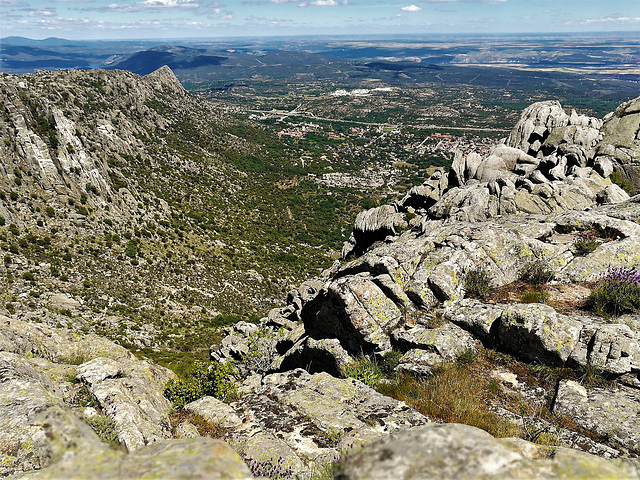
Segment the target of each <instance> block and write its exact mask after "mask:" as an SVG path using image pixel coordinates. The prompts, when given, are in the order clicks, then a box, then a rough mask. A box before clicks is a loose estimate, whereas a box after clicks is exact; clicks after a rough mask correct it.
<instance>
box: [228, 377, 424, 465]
mask: <svg viewBox="0 0 640 480" xmlns="http://www.w3.org/2000/svg"><path fill="white" fill-rule="evenodd" d="M254 390H255V391H254V393H251V394H249V395H246V396H245V397H243V398H241V399H240V400H238V401H236V402H233V403H231V404H230V408H232V409H233V412H234V415H237V417H238V418H240V419H241V421H242V424H241V425H238V426H234V427H233V428H232V429H231V432H230V434H231V436H232V438H233V439H234V442H235V443H236V444H237V445H239V446H240V449H241V450H243V451H244V453H245V457H246V458H249V457H250V458H251V459H253V460H257V461H270V460H271V461H276V460H277V459H279V458H282V462H283V465H285V466H287V467H289V468H291V469H292V470H293V473H294V474H300V473H305V472H308V471H309V470H310V469H311V468H315V467H317V466H318V465H320V464H323V463H327V462H330V461H332V460H334V459H335V458H337V457H339V455H340V452H341V451H347V450H349V449H350V448H351V447H354V446H360V445H363V444H366V443H369V442H372V441H374V440H376V439H378V438H379V437H381V436H385V435H387V434H389V433H391V432H394V431H398V430H400V429H406V428H410V427H412V426H415V425H423V424H426V423H428V422H429V420H428V419H427V418H426V417H425V416H424V415H422V414H420V413H418V412H417V411H415V410H413V409H412V408H410V407H408V406H407V405H406V404H405V403H403V402H399V401H397V400H394V399H392V398H389V397H386V396H384V395H381V394H380V393H378V392H376V391H375V390H373V389H371V388H369V387H368V386H366V385H365V384H363V383H361V382H359V381H357V380H354V379H340V378H335V377H332V376H331V375H329V374H327V373H318V374H315V375H311V374H309V373H307V372H306V371H305V370H302V369H297V370H292V371H289V372H286V373H278V374H272V375H268V376H266V377H264V378H263V379H262V382H261V384H260V385H259V386H255V385H254Z"/></svg>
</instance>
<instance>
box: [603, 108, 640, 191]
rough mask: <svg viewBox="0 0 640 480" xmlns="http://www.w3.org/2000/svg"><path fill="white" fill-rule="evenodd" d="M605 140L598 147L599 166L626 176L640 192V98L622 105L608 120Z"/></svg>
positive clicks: (605, 125) (604, 129) (604, 131)
mask: <svg viewBox="0 0 640 480" xmlns="http://www.w3.org/2000/svg"><path fill="white" fill-rule="evenodd" d="M602 133H603V138H602V140H601V141H600V143H599V144H598V145H597V147H596V153H595V163H596V165H599V166H600V167H599V168H601V169H605V170H606V171H608V170H610V169H612V170H615V171H617V172H619V173H620V174H622V175H623V177H624V179H625V180H626V181H627V182H628V183H629V184H630V185H632V186H633V187H634V188H635V189H636V190H637V189H638V188H640V98H635V99H633V100H630V101H628V102H626V103H623V104H622V105H620V106H619V107H618V108H617V109H616V110H615V112H612V113H610V114H608V115H607V116H605V117H604V124H603V126H602Z"/></svg>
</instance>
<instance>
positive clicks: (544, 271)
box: [520, 258, 553, 285]
mask: <svg viewBox="0 0 640 480" xmlns="http://www.w3.org/2000/svg"><path fill="white" fill-rule="evenodd" d="M552 278H553V271H552V270H551V269H550V268H549V265H548V264H547V263H546V261H545V260H543V259H541V258H540V259H537V260H534V261H532V262H530V263H529V265H527V267H526V268H525V269H524V271H523V272H522V274H521V275H520V280H522V281H523V282H526V283H529V284H531V285H543V284H545V283H548V282H549V281H551V279H552Z"/></svg>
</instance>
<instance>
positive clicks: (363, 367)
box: [341, 355, 384, 388]
mask: <svg viewBox="0 0 640 480" xmlns="http://www.w3.org/2000/svg"><path fill="white" fill-rule="evenodd" d="M341 373H342V376H343V377H345V378H354V379H356V380H359V381H361V382H362V383H364V384H365V385H368V386H370V387H371V388H374V387H375V386H376V385H377V384H378V382H379V381H380V380H381V379H382V377H383V376H384V373H383V371H382V368H381V367H380V366H379V365H378V363H377V362H376V361H375V359H372V358H371V357H368V356H364V355H363V356H361V357H359V358H356V359H355V360H353V361H352V362H350V363H349V364H348V365H346V366H345V367H343V369H342V372H341Z"/></svg>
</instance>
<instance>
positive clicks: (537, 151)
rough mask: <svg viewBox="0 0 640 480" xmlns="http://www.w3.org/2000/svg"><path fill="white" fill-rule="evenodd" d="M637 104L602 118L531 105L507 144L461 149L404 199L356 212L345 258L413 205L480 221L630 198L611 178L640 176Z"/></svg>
mask: <svg viewBox="0 0 640 480" xmlns="http://www.w3.org/2000/svg"><path fill="white" fill-rule="evenodd" d="M639 102H640V98H639V99H635V100H632V101H630V102H628V103H626V104H623V105H621V106H620V107H619V108H618V109H617V110H616V112H614V113H612V114H610V115H608V116H607V118H605V121H604V123H603V121H602V120H599V119H596V118H591V117H586V116H584V115H578V114H577V113H576V112H575V111H572V112H571V114H570V115H569V114H567V113H565V112H564V110H563V109H562V107H561V105H560V104H559V103H558V102H557V101H549V102H539V103H535V104H533V105H531V106H530V107H528V108H527V109H525V110H524V112H523V114H522V117H521V119H520V121H519V122H518V123H517V124H516V126H515V127H514V129H513V130H512V132H511V133H510V135H509V137H508V138H507V140H506V143H505V144H502V145H498V146H497V147H495V148H494V150H493V151H492V152H491V153H490V154H489V155H488V156H487V157H485V158H482V157H481V156H480V155H478V154H477V153H469V154H468V155H467V156H466V157H465V156H463V155H462V154H461V153H458V154H456V155H455V157H454V160H453V164H452V165H451V169H450V171H449V174H448V175H445V174H444V172H443V171H441V170H438V171H436V172H435V173H434V174H433V175H432V176H431V178H429V179H428V180H427V181H426V182H424V184H423V185H421V186H418V187H414V188H412V189H411V191H410V192H409V193H408V194H407V196H405V198H404V199H402V200H401V201H399V202H396V203H394V204H391V205H385V206H382V207H378V208H376V209H372V210H369V211H367V212H362V213H361V214H359V216H358V219H357V220H356V224H355V226H354V233H353V236H352V237H351V238H350V240H349V242H347V243H346V244H345V246H344V248H343V257H344V258H346V257H347V256H349V255H352V254H356V255H360V254H362V252H364V251H365V250H366V249H367V248H368V247H369V246H370V245H371V244H372V243H373V242H375V241H378V240H383V239H384V238H385V237H386V236H387V235H394V234H396V233H397V232H398V229H402V228H403V227H404V228H406V225H405V224H404V223H403V216H402V214H403V213H407V212H409V208H411V209H412V210H411V211H412V212H413V211H416V212H417V213H419V214H421V215H424V216H426V217H428V218H431V219H441V218H450V219H452V220H457V221H480V220H486V219H488V218H492V217H495V216H496V215H511V214H516V213H534V214H549V213H554V212H562V211H566V210H584V209H586V208H589V207H592V206H594V205H598V204H605V203H617V202H621V201H623V200H626V199H627V198H628V195H627V194H626V193H625V192H624V190H622V189H621V188H620V187H619V186H618V185H615V184H612V183H611V181H610V180H609V179H608V177H609V176H610V175H611V173H612V172H613V171H614V170H615V171H620V172H622V173H623V174H624V175H625V176H626V177H627V179H629V178H631V177H633V178H640V176H638V175H636V173H637V172H636V171H635V170H634V169H637V166H636V163H637V159H638V151H639V150H638V149H639V148H640V147H639V145H640V140H639V139H638V131H639V130H640V114H639V113H638V107H637V105H638V104H639ZM634 162H635V163H634ZM626 172H628V173H626ZM631 183H632V184H633V185H635V183H633V182H631Z"/></svg>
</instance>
